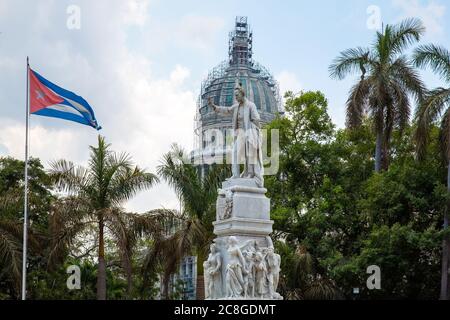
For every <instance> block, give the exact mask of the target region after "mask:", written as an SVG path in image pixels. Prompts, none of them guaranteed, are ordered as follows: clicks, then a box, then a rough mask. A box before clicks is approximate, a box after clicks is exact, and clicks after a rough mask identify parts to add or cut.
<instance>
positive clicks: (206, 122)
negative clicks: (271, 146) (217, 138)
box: [192, 17, 283, 163]
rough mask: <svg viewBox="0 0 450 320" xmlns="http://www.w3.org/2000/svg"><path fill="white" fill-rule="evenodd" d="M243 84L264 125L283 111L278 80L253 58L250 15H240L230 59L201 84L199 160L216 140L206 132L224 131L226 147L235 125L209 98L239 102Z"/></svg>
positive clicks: (196, 157)
mask: <svg viewBox="0 0 450 320" xmlns="http://www.w3.org/2000/svg"><path fill="white" fill-rule="evenodd" d="M239 84H242V87H243V88H244V90H245V93H246V97H247V98H248V99H249V100H250V101H252V102H254V103H255V105H256V107H257V109H258V112H259V114H260V117H261V124H262V125H264V124H266V123H269V122H270V121H272V120H273V119H274V118H275V117H276V115H277V114H279V113H282V112H283V111H282V104H281V97H280V94H279V87H278V83H277V81H276V80H275V79H274V77H273V76H272V74H271V73H270V72H269V71H268V70H267V69H266V68H265V67H264V66H262V65H261V64H259V63H257V62H255V61H254V60H253V33H252V31H251V29H250V26H249V24H248V23H247V17H236V21H235V29H234V30H233V31H232V32H230V34H229V49H228V60H227V61H223V62H222V63H220V64H219V65H218V66H216V67H215V68H213V69H212V70H211V71H210V72H209V73H208V76H207V77H206V79H205V80H204V81H203V82H202V84H201V89H200V95H199V97H198V101H197V113H196V117H195V124H194V126H195V127H194V134H195V137H194V141H195V145H194V151H193V153H192V158H193V160H194V161H195V162H196V163H203V162H201V161H199V160H200V159H199V158H203V156H204V155H205V152H206V153H208V152H207V150H206V149H207V147H208V145H209V144H210V142H211V141H210V140H211V139H213V141H212V142H214V136H213V137H211V136H210V135H205V132H206V131H208V130H213V129H214V130H215V131H217V130H220V131H221V132H222V135H223V139H224V142H223V143H224V144H223V145H224V146H225V144H226V143H225V141H226V140H225V139H226V131H227V130H229V129H231V128H232V124H231V117H229V116H228V117H227V116H223V115H220V114H217V113H215V112H214V111H213V110H212V108H210V107H209V106H208V99H209V98H210V97H211V98H212V99H213V101H214V104H216V105H220V106H228V107H230V106H232V105H233V104H234V103H235V98H234V89H235V88H236V87H237V85H239ZM223 152H224V153H226V152H228V150H225V149H224V150H223ZM209 156H210V155H209ZM213 156H214V155H213Z"/></svg>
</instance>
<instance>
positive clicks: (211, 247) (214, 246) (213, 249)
mask: <svg viewBox="0 0 450 320" xmlns="http://www.w3.org/2000/svg"><path fill="white" fill-rule="evenodd" d="M209 250H210V251H211V253H215V252H216V251H217V248H216V244H215V243H211V245H210V246H209Z"/></svg>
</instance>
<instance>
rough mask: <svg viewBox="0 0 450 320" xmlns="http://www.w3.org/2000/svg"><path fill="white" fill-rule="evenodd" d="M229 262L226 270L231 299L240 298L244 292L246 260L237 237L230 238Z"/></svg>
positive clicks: (227, 286) (228, 292)
mask: <svg viewBox="0 0 450 320" xmlns="http://www.w3.org/2000/svg"><path fill="white" fill-rule="evenodd" d="M227 252H228V256H229V260H228V264H227V269H226V288H227V296H228V297H229V298H240V297H242V295H243V292H244V272H245V269H244V266H245V259H244V256H243V255H242V252H241V248H240V247H239V246H238V241H237V239H236V237H234V236H230V237H229V238H228V248H227Z"/></svg>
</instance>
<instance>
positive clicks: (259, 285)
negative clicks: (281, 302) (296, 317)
mask: <svg viewBox="0 0 450 320" xmlns="http://www.w3.org/2000/svg"><path fill="white" fill-rule="evenodd" d="M267 238H268V241H269V244H270V245H269V246H268V247H266V248H262V249H260V248H259V247H258V244H257V243H256V241H254V240H248V241H247V242H245V243H244V244H243V245H239V243H238V240H237V238H236V237H234V236H230V237H228V240H227V248H226V252H227V256H228V260H227V265H226V266H225V265H223V267H224V268H225V269H224V272H223V273H222V272H221V270H222V269H221V268H222V264H223V259H222V256H221V254H220V252H219V251H218V250H217V247H216V245H215V244H212V245H211V252H210V254H209V257H208V260H207V261H205V262H204V264H203V266H204V274H205V293H206V299H218V298H231V299H247V298H255V299H281V296H280V295H279V294H278V293H277V292H276V289H277V286H278V279H279V273H280V263H281V258H280V255H278V254H276V253H275V252H274V249H273V245H272V241H271V240H270V238H269V237H267ZM222 275H224V276H225V282H223V281H222Z"/></svg>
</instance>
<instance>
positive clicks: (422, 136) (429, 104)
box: [414, 88, 450, 159]
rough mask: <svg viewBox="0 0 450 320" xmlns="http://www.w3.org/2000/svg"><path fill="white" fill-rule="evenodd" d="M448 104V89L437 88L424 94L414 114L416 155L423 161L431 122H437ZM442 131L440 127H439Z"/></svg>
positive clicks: (449, 93)
mask: <svg viewBox="0 0 450 320" xmlns="http://www.w3.org/2000/svg"><path fill="white" fill-rule="evenodd" d="M449 102H450V89H446V88H437V89H434V90H431V91H430V92H428V93H427V94H426V97H425V98H424V101H423V103H422V104H421V105H419V108H418V110H417V112H416V115H415V119H416V121H417V128H416V130H415V132H414V140H415V142H416V153H417V156H418V158H419V159H423V156H424V154H425V150H426V146H427V145H428V141H429V130H430V126H431V124H432V123H433V122H435V121H437V119H438V118H439V117H440V115H441V113H442V111H443V109H444V108H445V107H446V105H448V104H449ZM444 118H445V117H444ZM441 130H442V127H441Z"/></svg>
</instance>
